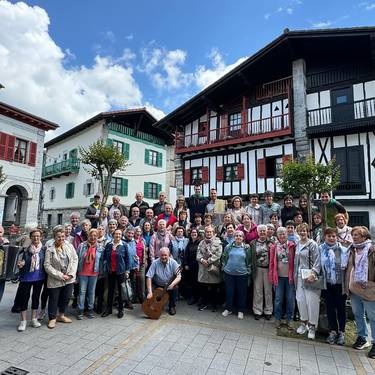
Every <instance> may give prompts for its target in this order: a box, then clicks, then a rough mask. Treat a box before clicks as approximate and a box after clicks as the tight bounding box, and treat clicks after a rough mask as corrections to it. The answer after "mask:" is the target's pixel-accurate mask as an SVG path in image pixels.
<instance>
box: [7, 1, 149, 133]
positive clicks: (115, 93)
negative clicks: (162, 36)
mask: <svg viewBox="0 0 375 375" xmlns="http://www.w3.org/2000/svg"><path fill="white" fill-rule="evenodd" d="M0 19H1V28H0V71H1V83H2V84H3V85H5V86H6V88H5V89H3V90H2V91H1V92H0V100H2V101H4V102H7V103H9V104H11V105H14V106H17V107H19V108H22V109H24V110H26V111H29V112H31V113H33V114H35V115H39V116H42V117H44V118H46V119H49V120H51V121H54V122H57V123H58V124H59V125H61V129H60V130H59V133H61V132H62V131H65V130H67V129H69V128H71V127H72V126H74V125H76V124H78V123H80V122H82V121H84V120H86V119H88V118H90V117H91V116H93V115H95V114H97V113H99V112H101V111H107V110H110V109H111V107H121V108H129V107H132V106H141V105H142V92H141V90H140V88H139V87H138V85H137V83H136V81H135V79H134V76H133V68H132V67H131V64H129V61H131V60H132V59H133V58H134V56H133V55H132V53H131V51H129V50H124V54H123V56H122V59H123V61H125V60H126V61H127V62H128V64H121V61H118V60H117V61H116V60H113V59H112V58H111V57H105V56H96V57H95V60H94V63H93V65H92V66H90V67H87V66H79V67H75V68H66V67H65V66H64V61H65V60H66V59H67V58H68V59H69V58H72V54H71V52H70V51H69V50H66V51H65V53H64V52H63V51H62V50H61V48H60V47H59V46H58V45H57V44H56V43H55V42H54V41H53V39H52V38H51V37H50V35H49V33H48V26H49V23H50V20H49V17H48V15H47V13H46V12H45V11H44V10H43V9H42V8H40V7H37V6H34V7H31V6H28V5H27V4H25V3H22V2H19V3H15V4H12V3H10V2H8V1H4V0H3V1H0Z"/></svg>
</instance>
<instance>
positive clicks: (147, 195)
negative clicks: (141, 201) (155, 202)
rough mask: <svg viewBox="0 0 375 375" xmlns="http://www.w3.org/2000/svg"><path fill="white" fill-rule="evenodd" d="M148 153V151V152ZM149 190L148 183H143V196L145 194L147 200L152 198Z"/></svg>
mask: <svg viewBox="0 0 375 375" xmlns="http://www.w3.org/2000/svg"><path fill="white" fill-rule="evenodd" d="M146 151H147V150H146ZM149 191H150V190H149V188H148V182H144V183H143V194H144V196H145V197H146V198H150V196H149V194H150V193H149Z"/></svg>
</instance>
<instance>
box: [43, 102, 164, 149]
mask: <svg viewBox="0 0 375 375" xmlns="http://www.w3.org/2000/svg"><path fill="white" fill-rule="evenodd" d="M134 113H144V114H146V115H147V116H149V117H150V119H151V120H152V121H154V123H156V121H157V120H156V118H155V117H154V116H153V115H152V114H151V113H150V112H149V111H147V109H146V108H145V107H142V108H135V109H125V110H117V111H108V112H100V113H98V114H97V115H95V116H93V117H91V118H89V119H88V120H86V121H84V122H82V123H81V124H79V125H76V126H75V127H73V128H72V129H70V130H67V131H66V132H64V133H62V134H60V135H58V136H57V137H55V138H53V139H51V140H50V141H48V142H46V143H45V144H44V147H49V146H52V145H54V144H56V143H59V142H61V141H63V140H64V139H66V138H68V137H70V136H72V135H74V134H77V133H79V132H81V131H83V130H85V129H87V128H88V127H89V126H91V125H93V124H95V122H97V121H99V120H102V119H106V118H108V117H111V116H113V115H121V114H123V115H126V114H134Z"/></svg>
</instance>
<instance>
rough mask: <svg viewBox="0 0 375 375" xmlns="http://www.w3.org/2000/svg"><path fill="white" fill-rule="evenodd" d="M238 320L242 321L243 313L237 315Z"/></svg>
mask: <svg viewBox="0 0 375 375" xmlns="http://www.w3.org/2000/svg"><path fill="white" fill-rule="evenodd" d="M238 319H241V320H242V319H243V312H239V313H238Z"/></svg>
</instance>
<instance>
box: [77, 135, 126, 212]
mask: <svg viewBox="0 0 375 375" xmlns="http://www.w3.org/2000/svg"><path fill="white" fill-rule="evenodd" d="M79 152H80V157H79V159H80V161H81V163H82V164H84V165H85V166H84V169H85V170H86V171H87V172H88V173H90V174H91V176H92V177H94V178H96V179H97V180H99V183H100V188H101V191H102V194H103V198H102V207H104V206H105V205H106V203H107V199H108V195H109V189H110V187H111V179H112V176H113V175H114V174H115V173H116V172H120V171H124V170H125V169H126V167H127V166H128V164H127V160H126V159H125V157H124V155H123V154H122V153H121V152H120V151H119V150H118V149H117V148H115V147H113V146H112V145H111V144H106V143H105V142H104V141H103V140H102V139H99V140H98V141H96V142H94V143H93V144H91V145H90V146H89V147H88V148H87V149H85V148H83V147H79Z"/></svg>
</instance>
